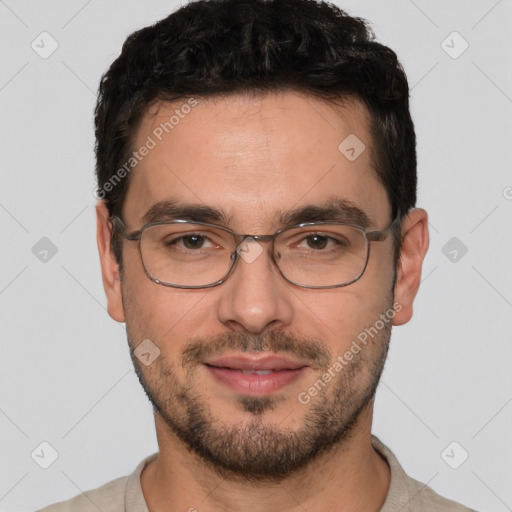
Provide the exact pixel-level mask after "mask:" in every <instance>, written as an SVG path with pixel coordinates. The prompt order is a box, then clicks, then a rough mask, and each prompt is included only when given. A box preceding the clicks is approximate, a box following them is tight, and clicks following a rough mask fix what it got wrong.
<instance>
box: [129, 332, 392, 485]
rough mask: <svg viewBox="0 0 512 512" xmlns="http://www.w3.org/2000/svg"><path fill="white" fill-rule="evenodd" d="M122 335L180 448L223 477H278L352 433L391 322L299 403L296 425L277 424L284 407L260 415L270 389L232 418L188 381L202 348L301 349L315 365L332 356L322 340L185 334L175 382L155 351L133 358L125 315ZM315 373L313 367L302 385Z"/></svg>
mask: <svg viewBox="0 0 512 512" xmlns="http://www.w3.org/2000/svg"><path fill="white" fill-rule="evenodd" d="M127 335H128V342H129V345H130V347H131V349H132V350H131V351H130V354H131V357H132V361H133V364H134V367H135V371H136V373H137V376H138V378H139V381H140V383H141V385H142V387H143V389H144V391H145V393H146V395H147V396H148V398H149V400H150V402H151V404H152V405H153V408H154V411H155V413H156V414H158V415H159V416H160V417H161V418H162V419H163V420H164V422H165V424H166V425H167V427H168V428H169V429H170V432H172V433H174V434H175V436H177V438H178V439H179V440H180V441H181V442H182V443H183V444H184V445H185V447H186V448H188V449H189V450H191V451H192V452H193V453H195V454H196V455H197V456H199V457H200V459H201V460H202V461H203V462H204V463H205V464H207V465H208V466H209V467H210V468H211V469H212V470H213V471H215V472H216V473H218V474H219V475H220V476H221V477H223V478H225V479H231V480H238V481H247V482H264V481H272V482H279V481H281V480H283V479H285V478H287V477H289V476H290V475H292V474H293V473H295V472H297V471H298V470H300V469H301V468H304V467H305V466H307V465H308V464H310V463H311V462H312V461H314V460H315V459H317V458H318V457H320V456H321V455H322V454H323V453H325V452H327V451H329V450H331V449H333V448H334V447H335V446H340V445H341V444H342V443H344V442H346V441H347V440H348V439H349V438H350V436H351V435H352V434H353V432H354V429H355V427H356V426H357V423H358V419H359V418H360V416H361V415H362V413H363V411H368V410H369V408H371V407H372V402H373V398H374V396H375V392H376V389H377V385H378V383H379V380H380V377H381V374H382V370H383V368H384V363H385V360H386V356H387V352H388V347H389V341H390V336H391V323H389V324H386V326H385V328H384V329H382V330H381V331H379V332H378V334H377V335H375V337H374V338H372V340H371V341H370V343H369V344H368V345H366V346H363V347H362V348H361V351H360V352H359V353H358V354H356V355H355V356H354V358H353V359H352V360H351V361H350V362H349V363H348V364H347V365H346V366H344V367H343V369H342V371H340V372H339V373H338V374H337V375H336V377H335V378H334V379H333V380H332V381H331V382H330V383H328V384H326V386H325V388H324V389H322V390H319V391H318V393H317V395H316V396H314V397H312V398H311V401H310V402H309V403H308V404H307V405H304V406H302V407H305V408H306V409H305V412H304V413H303V416H302V420H301V421H300V423H301V426H300V428H298V429H297V430H292V429H290V428H288V429H286V428H283V427H279V424H280V422H282V421H284V420H285V419H286V414H285V412H283V418H281V421H280V422H275V423H270V422H265V413H267V412H268V413H270V411H274V410H276V411H277V410H279V405H280V400H279V399H277V398H275V397H272V396H265V397H249V396H245V397H240V398H239V399H238V401H237V405H238V408H239V410H241V411H243V415H244V416H243V418H244V419H243V421H240V422H235V423H234V424H232V425H230V424H227V423H226V422H223V421H222V418H218V417H215V416H214V414H213V413H212V410H211V407H210V404H209V403H208V400H207V399H206V398H204V396H202V395H201V393H200V392H199V391H198V390H197V389H196V387H195V386H194V373H195V371H196V370H197V369H198V364H200V363H198V362H199V361H201V360H204V359H202V358H203V357H204V356H205V355H207V354H211V353H218V354H221V353H223V352H225V351H226V350H227V349H235V350H240V351H251V352H253V351H256V352H257V351H263V350H268V351H270V352H271V353H272V352H276V353H280V354H283V353H285V354H286V353H287V354H290V355H292V356H293V355H295V356H297V355H301V356H302V357H307V358H309V360H312V361H314V362H315V364H316V367H318V368H324V369H327V367H329V366H330V365H332V363H333V358H332V356H331V355H330V354H329V352H328V350H327V349H326V348H325V346H324V344H323V343H322V342H320V341H318V340H311V339H299V338H297V337H291V336H289V335H286V334H284V333H282V332H277V331H276V332H269V333H268V334H265V335H263V336H252V335H242V334H239V333H236V332H229V333H227V334H225V335H223V336H221V337H217V338H215V339H208V340H206V339H190V340H189V341H188V343H187V346H186V349H185V351H184V353H183V359H182V364H183V366H184V367H185V368H186V369H187V377H186V379H185V383H183V382H181V381H180V379H179V378H178V377H177V374H176V373H177V372H176V370H175V366H174V365H173V364H172V363H170V362H169V361H167V360H166V358H165V356H164V355H163V354H162V355H161V356H159V358H158V359H157V360H156V361H155V362H153V363H152V365H151V366H148V367H146V366H144V365H142V364H141V362H140V361H139V360H138V359H137V358H136V357H135V356H134V354H133V348H135V347H134V345H133V340H132V339H131V337H130V334H129V330H128V322H127ZM336 356H337V355H334V360H335V359H336ZM323 373H324V372H323V371H322V370H319V373H318V374H316V376H315V377H314V378H313V379H312V382H308V383H307V386H311V384H312V383H313V382H315V381H317V379H319V378H321V376H322V374H323ZM292 399H293V400H295V399H296V398H295V397H293V398H292ZM370 412H371V411H370Z"/></svg>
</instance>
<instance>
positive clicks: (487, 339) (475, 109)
mask: <svg viewBox="0 0 512 512" xmlns="http://www.w3.org/2000/svg"><path fill="white" fill-rule="evenodd" d="M337 3H338V4H339V5H340V6H342V7H345V8H346V9H347V10H348V11H349V12H350V13H351V14H355V15H358V16H362V17H366V18H368V19H370V20H371V21H372V22H373V27H374V29H375V32H376V34H377V36H378V37H379V39H380V40H381V41H383V42H384V43H386V44H388V45H390V46H391V47H392V48H393V49H395V51H396V52H397V53H398V55H399V57H400V59H401V61H402V62H403V65H404V67H405V70H406V72H407V74H408V77H409V81H410V85H411V88H412V93H411V97H412V113H413V116H414V119H415V123H416V129H417V136H418V157H419V201H418V206H421V207H424V208H426V209H427V211H428V212H429V214H430V234H431V246H430V250H429V253H428V255H427V258H426V261H425V265H424V274H423V283H422V286H421V289H420V293H419V295H418V297H417V300H416V307H415V315H414V317H413V319H412V321H411V322H410V323H409V324H407V325H405V326H403V327H399V328H396V329H395V330H394V332H393V337H392V348H391V351H390V355H389V360H388V362H387V366H386V369H385V373H384V375H383V380H382V383H381V386H380V388H379V391H378V396H377V404H376V413H375V424H374V433H376V434H377V435H378V436H380V438H381V439H382V440H383V441H384V442H385V443H386V444H387V445H388V446H390V447H391V449H392V450H394V452H395V453H396V455H397V456H398V459H399V460H400V462H401V463H402V464H403V466H404V467H405V469H406V471H407V472H408V473H409V474H410V475H411V476H413V477H414V478H416V479H418V480H421V481H423V482H425V483H428V484H429V485H430V486H431V487H433V488H434V489H435V490H436V491H438V492H439V493H441V494H443V495H445V496H447V497H450V498H452V499H455V500H459V501H461V502H463V503H465V504H466V505H469V506H471V507H473V508H476V509H478V510H480V511H497V512H501V511H505V510H511V507H512V486H511V485H510V484H511V482H512V470H511V469H510V468H511V465H510V460H511V459H512V437H511V435H510V433H511V431H512V403H511V402H512V377H511V371H510V368H511V356H512V343H511V335H510V319H511V314H512V272H511V270H510V261H511V254H512V252H511V249H512V238H511V236H510V235H511V228H510V225H511V223H510V220H511V219H512V174H511V172H510V162H511V158H510V156H511V146H512V144H511V142H512V140H511V135H512V116H511V114H512V76H511V68H510V62H511V50H510V48H511V45H512V37H511V35H510V34H511V31H510V26H511V23H512V2H511V0H500V1H496V0H481V1H472V2H468V1H462V0H461V1H441V0H435V1H429V2H427V1H425V0H415V1H412V0H393V1H387V2H379V1H377V0H364V1H361V0H359V1H355V0H353V1H346V2H337ZM178 5H179V4H178V3H177V2H171V1H157V0H153V1H152V2H142V1H139V2H135V1H133V0H132V1H121V0H114V1H112V0H111V1H108V2H105V1H103V2H101V1H99V0H89V1H88V2H87V1H84V0H67V1H64V0H51V1H50V0H49V1H44V2H37V1H34V0H32V1H26V0H5V1H3V0H0V44H1V46H0V47H1V48H2V50H1V52H2V63H1V69H0V108H1V118H0V119H1V120H0V130H1V131H0V140H1V144H2V146H1V148H2V151H1V165H0V173H1V183H2V187H1V189H0V226H1V233H2V235H3V243H2V244H1V245H0V268H1V271H0V329H1V333H2V343H1V357H0V510H2V511H5V510H9V511H25V510H26V511H28V510H34V509H36V508H38V507H42V506H43V505H46V504H48V503H50V502H54V501H57V500H63V499H65V498H69V497H71V496H74V495H76V494H77V493H79V492H80V491H84V490H87V489H90V488H93V487H96V486H99V485H100V484H102V483H104V482H106V481H108V480H111V479H113V478H115V477H118V476H121V475H125V474H128V473H130V472H131V471H132V470H133V469H134V467H135V466H136V464H137V463H138V462H139V461H140V460H141V459H142V458H143V457H145V456H147V455H148V454H150V453H152V452H154V451H156V450H157V444H156V439H155V434H154V427H153V420H152V412H151V408H150V406H149V404H148V402H147V400H146V398H145V395H144V393H143V391H142V390H141V389H140V387H139V384H138V381H137V379H136V376H135V374H134V371H133V370H132V364H131V361H130V358H129V354H128V351H127V348H126V336H125V330H124V325H123V324H117V323H116V322H114V321H113V320H111V319H110V317H109V316H108V315H107V313H106V310H105V305H106V301H105V297H104V292H103V288H102V284H101V279H100V268H99V260H98V255H97V249H96V241H95V219H94V205H95V198H94V197H93V193H92V191H93V187H94V180H93V168H94V160H93V143H94V140H93V127H92V115H93V108H94V104H95V91H96V88H97V85H98V82H99V78H100V75H101V73H103V72H104V71H105V70H106V68H107V66H108V65H109V64H110V62H111V61H112V60H113V59H114V58H115V57H116V56H117V55H118V53H119V51H120V48H121V45H122V43H123V41H124V40H125V38H126V36H127V35H128V34H130V33H131V32H132V31H133V30H135V29H137V28H140V27H142V26H144V25H147V24H149V23H153V22H155V21H157V20H158V19H160V18H162V17H164V16H165V15H167V14H168V13H169V12H170V11H172V10H174V8H175V7H176V6H178ZM43 31H47V32H48V33H49V34H51V37H52V38H53V39H55V40H56V41H57V43H58V45H59V46H58V48H57V50H56V51H55V52H54V53H53V54H52V55H51V56H49V57H47V58H42V57H41V56H40V55H39V54H38V53H36V51H34V50H33V49H32V47H31V43H32V42H33V41H35V43H34V45H39V46H36V48H38V51H39V52H42V51H43V50H44V51H49V50H50V49H51V44H52V42H51V40H50V39H49V38H48V36H40V34H41V32H43ZM454 31H456V32H458V34H460V35H450V34H452V32H454ZM42 38H46V39H44V40H43V42H41V39H42ZM443 41H445V42H444V43H443ZM464 41H467V43H468V44H469V47H468V49H467V50H466V51H465V52H464V53H462V54H461V55H458V54H459V53H460V52H461V50H463V49H464V47H465V43H464ZM43 45H44V48H43ZM454 57H457V58H454ZM43 237H47V238H48V239H49V240H51V242H52V244H54V246H55V247H56V248H57V252H56V254H54V255H52V252H51V249H50V250H49V252H48V253H47V254H46V261H41V258H43V257H44V252H41V251H44V250H45V249H46V250H48V241H47V240H44V241H42V242H40V240H41V238H43ZM453 237H456V240H452V241H451V242H449V241H450V240H451V239H452V238H453ZM38 243H39V245H36V244H38ZM447 243H448V246H446V244H447ZM462 244H463V245H464V246H465V247H466V248H467V253H466V254H463V245H462ZM34 246H35V247H36V248H35V249H33V247H34ZM443 248H444V249H443ZM453 251H457V252H456V255H457V259H456V261H453V258H454V256H455V253H454V252H453ZM34 253H35V254H34ZM454 441H455V442H456V443H457V444H454V445H451V446H449V445H450V443H452V442H454ZM41 442H47V443H49V444H50V445H51V446H52V447H53V449H54V450H56V452H57V453H58V458H57V459H56V460H55V462H54V463H53V464H52V465H51V466H50V467H49V468H48V469H43V468H41V467H40V465H41V464H43V465H44V464H48V463H49V462H51V461H52V451H51V449H50V448H49V447H48V446H47V445H43V446H40V443H41ZM448 446H449V448H448V449H447V450H446V451H445V448H447V447H448ZM34 450H35V451H34ZM465 452H467V453H468V454H469V457H468V459H467V460H466V461H465V462H464V463H463V464H462V465H460V466H459V467H458V469H453V468H452V467H450V465H449V464H451V465H452V466H457V465H458V464H460V462H461V461H462V460H463V458H464V456H465ZM32 453H34V455H33V456H32V457H31V454H32ZM443 453H444V455H442V454H443Z"/></svg>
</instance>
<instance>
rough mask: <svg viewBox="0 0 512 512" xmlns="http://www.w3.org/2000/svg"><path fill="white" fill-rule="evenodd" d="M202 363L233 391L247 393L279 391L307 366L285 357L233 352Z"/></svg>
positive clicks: (258, 393)
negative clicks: (257, 355)
mask: <svg viewBox="0 0 512 512" xmlns="http://www.w3.org/2000/svg"><path fill="white" fill-rule="evenodd" d="M204 366H205V368H206V369H207V370H208V372H209V373H210V375H212V376H213V377H214V378H215V379H216V380H218V381H220V382H221V383H223V384H224V385H227V386H228V387H229V388H231V389H232V390H233V391H235V392H238V393H241V394H244V395H250V396H257V395H264V394H269V393H273V392H276V391H279V390H280V389H282V388H284V387H285V386H287V385H289V384H291V383H292V382H294V381H295V380H297V379H298V378H299V377H300V376H302V375H303V374H304V373H305V372H306V371H307V368H308V366H307V365H306V364H304V363H302V362H300V361H297V360H295V359H292V358H289V357H283V356H264V357H259V358H255V357H248V356H237V355H231V356H223V357H220V358H217V359H212V360H210V361H207V362H205V363H204ZM253 372H266V373H263V374H258V373H253Z"/></svg>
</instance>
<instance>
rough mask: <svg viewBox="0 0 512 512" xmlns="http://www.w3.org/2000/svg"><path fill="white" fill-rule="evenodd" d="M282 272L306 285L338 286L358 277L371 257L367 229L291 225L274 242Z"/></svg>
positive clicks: (335, 225) (292, 279)
mask: <svg viewBox="0 0 512 512" xmlns="http://www.w3.org/2000/svg"><path fill="white" fill-rule="evenodd" d="M275 253H276V260H277V261H278V264H279V268H280V270H281V272H282V273H283V275H284V276H285V277H286V278H287V279H289V280H290V281H292V282H294V283H296V284H299V285H303V286H313V287H322V286H336V285H337V286H339V285H343V284H348V283H350V282H352V281H354V280H355V279H357V278H359V277H360V276H361V274H362V272H363V271H364V268H365V266H366V261H367V257H368V243H367V239H366V236H365V234H364V232H363V231H362V230H361V229H359V228H355V227H353V226H345V225H339V224H322V225H316V226H306V227H302V228H292V229H288V230H286V231H283V232H282V233H280V234H279V236H278V237H277V239H276V242H275Z"/></svg>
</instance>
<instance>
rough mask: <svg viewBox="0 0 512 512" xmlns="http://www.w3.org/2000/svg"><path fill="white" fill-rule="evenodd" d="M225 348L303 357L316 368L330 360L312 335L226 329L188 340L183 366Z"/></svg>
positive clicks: (209, 356)
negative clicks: (309, 336)
mask: <svg viewBox="0 0 512 512" xmlns="http://www.w3.org/2000/svg"><path fill="white" fill-rule="evenodd" d="M228 351H229V352H239V351H240V352H268V353H274V354H279V355H289V356H292V357H296V358H297V357H299V358H300V359H302V360H306V361H307V362H308V364H309V365H310V366H312V367H318V368H319V369H324V368H327V367H328V366H329V362H330V360H331V353H330V351H329V350H328V349H327V347H326V346H325V345H324V344H323V343H322V342H321V341H319V340H317V339H314V338H305V337H295V336H291V335H289V334H286V333H284V332H281V331H270V332H268V333H265V334H262V335H253V334H242V333H239V332H227V333H223V334H221V335H219V336H215V337H213V338H208V339H205V338H194V339H190V340H188V341H187V343H186V346H185V349H184V351H183V355H182V357H183V359H182V360H183V366H184V367H189V368H190V367H193V366H195V365H197V364H198V363H202V362H203V361H205V360H206V359H209V358H211V357H216V356H221V355H223V354H225V353H226V352H228Z"/></svg>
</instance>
